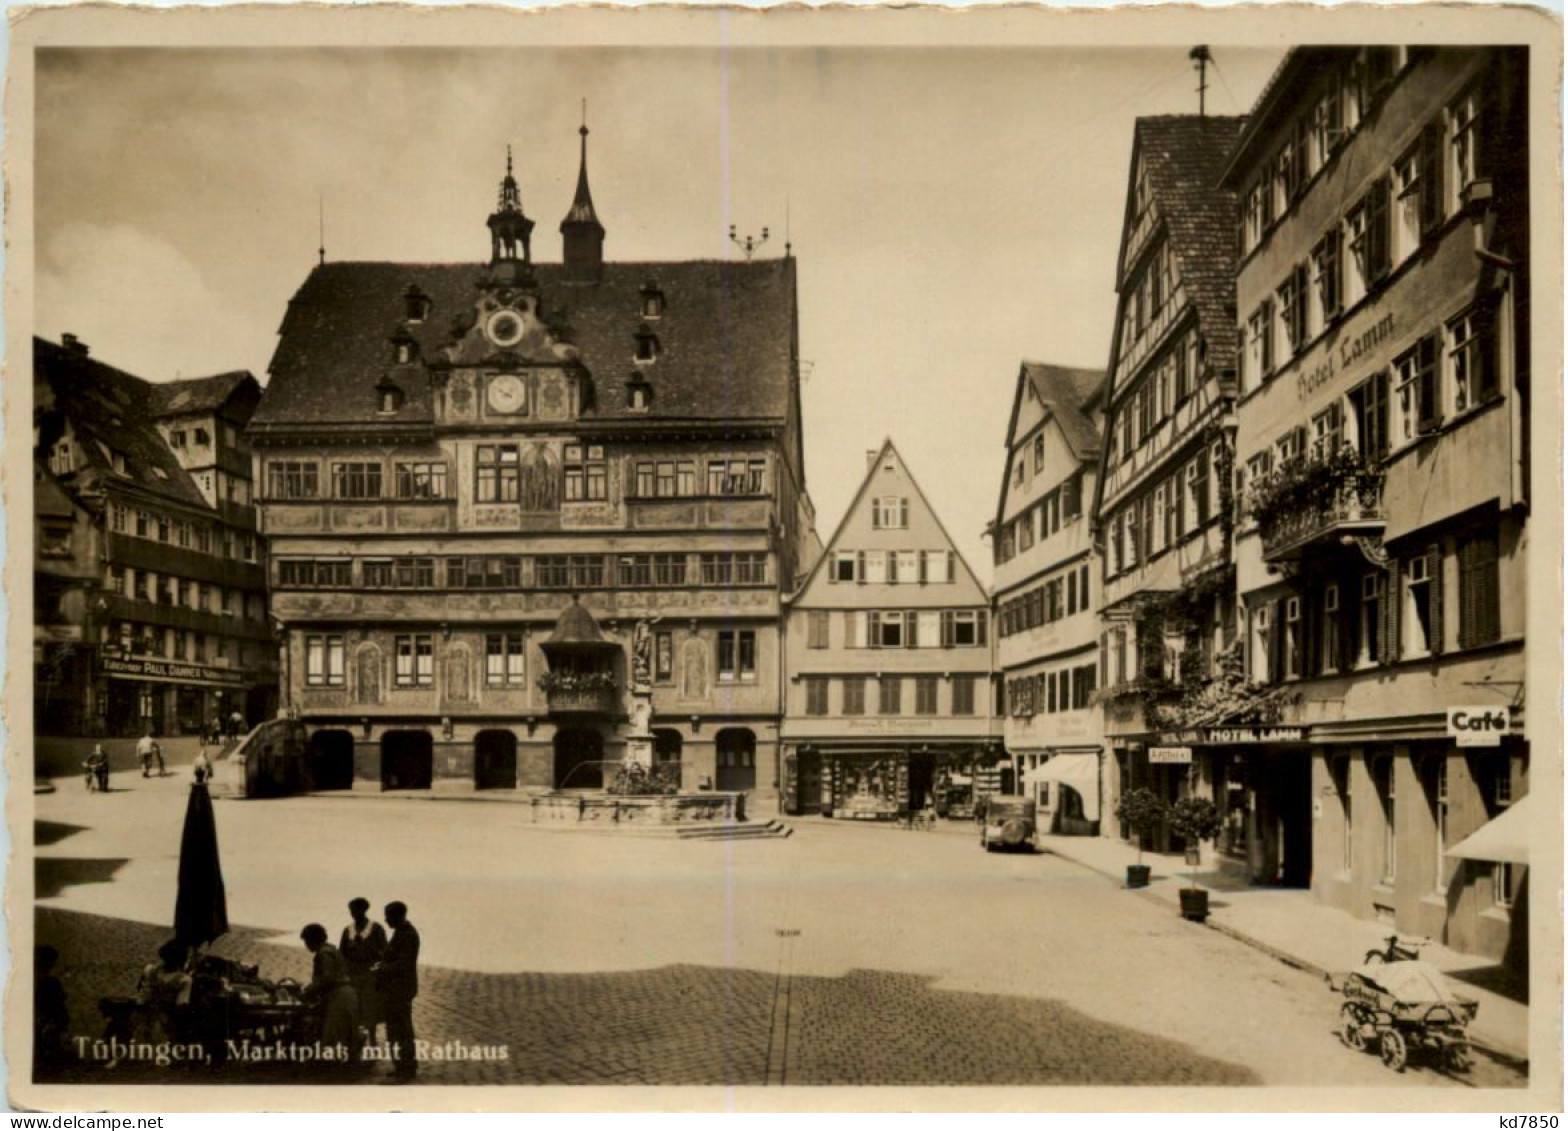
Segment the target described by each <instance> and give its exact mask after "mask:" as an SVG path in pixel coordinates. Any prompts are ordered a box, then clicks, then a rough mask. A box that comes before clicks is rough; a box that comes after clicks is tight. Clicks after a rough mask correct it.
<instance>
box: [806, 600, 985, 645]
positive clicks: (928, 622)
mask: <svg viewBox="0 0 1568 1131" xmlns="http://www.w3.org/2000/svg"><path fill="white" fill-rule="evenodd" d="M828 624H829V621H828V620H827V619H826V614H822V615H821V616H820V617H817V616H816V615H815V614H813V617H812V618H808V620H807V634H808V635H807V644H808V646H809V647H813V648H826V647H828V644H827V640H828V631H829V629H828V627H827V625H828ZM843 624H844V640H843V644H842V646H843V647H845V648H975V647H979V646H980V645H982V644H984V643H985V640H986V614H985V612H984V610H980V609H966V610H935V609H927V610H916V609H873V610H870V611H866V612H861V611H848V612H845V613H844V621H843ZM813 626H815V627H813Z"/></svg>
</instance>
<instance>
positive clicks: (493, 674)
mask: <svg viewBox="0 0 1568 1131" xmlns="http://www.w3.org/2000/svg"><path fill="white" fill-rule="evenodd" d="M485 683H486V685H488V686H490V687H521V686H523V636H522V633H519V632H502V633H491V634H488V635H486V636H485Z"/></svg>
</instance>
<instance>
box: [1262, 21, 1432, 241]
mask: <svg viewBox="0 0 1568 1131" xmlns="http://www.w3.org/2000/svg"><path fill="white" fill-rule="evenodd" d="M1406 62H1408V49H1406V48H1399V47H1369V48H1364V49H1363V50H1362V51H1360V52H1359V53H1358V54H1357V56H1356V57H1355V58H1354V59H1352V60H1349V61H1347V62H1346V63H1345V64H1342V65H1340V66H1338V67H1335V68H1334V69H1332V70H1331V71H1329V72H1328V73H1327V75H1326V76H1323V78H1322V87H1321V90H1320V92H1319V94H1318V96H1317V97H1316V98H1315V99H1313V100H1312V101H1311V102H1309V103H1307V104H1306V107H1305V109H1304V111H1303V112H1302V113H1301V114H1299V115H1298V116H1297V117H1296V118H1295V120H1294V121H1292V122H1289V123H1286V124H1285V125H1283V126H1282V127H1281V128H1280V129H1279V131H1278V132H1279V134H1280V136H1281V137H1282V138H1283V139H1284V140H1283V141H1282V142H1281V144H1280V146H1279V148H1278V149H1277V150H1275V152H1274V153H1273V155H1272V156H1271V157H1270V158H1269V160H1268V161H1266V162H1265V163H1264V166H1263V168H1262V169H1261V170H1260V172H1259V173H1258V175H1257V177H1256V178H1255V179H1254V180H1253V182H1252V183H1251V184H1250V185H1248V186H1247V188H1246V190H1245V191H1244V192H1243V193H1242V194H1241V200H1240V202H1239V212H1238V217H1237V223H1238V232H1237V238H1238V243H1239V246H1240V250H1241V254H1242V255H1247V254H1248V253H1250V252H1251V251H1252V250H1253V249H1254V248H1256V247H1257V246H1258V245H1259V244H1261V243H1262V242H1263V240H1264V238H1265V237H1266V236H1267V234H1268V233H1269V232H1270V231H1271V230H1272V229H1273V227H1274V225H1275V224H1276V223H1278V222H1279V221H1280V220H1282V219H1283V218H1284V217H1285V216H1286V214H1287V213H1289V212H1290V210H1291V208H1292V207H1293V206H1294V205H1295V202H1296V200H1297V199H1298V198H1300V196H1301V195H1302V194H1303V193H1304V192H1305V191H1306V188H1307V186H1308V184H1309V183H1311V181H1312V179H1313V178H1314V177H1316V176H1317V174H1318V173H1319V172H1321V171H1322V170H1323V169H1324V168H1326V167H1327V166H1328V164H1329V163H1330V162H1331V161H1332V160H1333V158H1334V156H1335V154H1337V153H1338V152H1339V150H1340V149H1341V147H1342V146H1343V145H1344V144H1345V142H1346V141H1347V140H1348V139H1349V138H1350V136H1351V135H1352V134H1353V133H1354V132H1355V130H1356V129H1357V128H1358V127H1359V126H1360V124H1361V123H1362V122H1363V121H1364V120H1365V119H1366V117H1367V116H1368V114H1369V113H1370V112H1371V108H1372V103H1373V102H1374V101H1375V100H1376V99H1377V97H1378V96H1379V95H1380V94H1381V93H1382V91H1383V89H1384V88H1385V87H1386V86H1387V85H1388V83H1389V81H1390V80H1391V79H1392V78H1393V77H1394V75H1395V74H1397V73H1398V71H1399V70H1400V69H1402V68H1403V67H1404V65H1405V63H1406Z"/></svg>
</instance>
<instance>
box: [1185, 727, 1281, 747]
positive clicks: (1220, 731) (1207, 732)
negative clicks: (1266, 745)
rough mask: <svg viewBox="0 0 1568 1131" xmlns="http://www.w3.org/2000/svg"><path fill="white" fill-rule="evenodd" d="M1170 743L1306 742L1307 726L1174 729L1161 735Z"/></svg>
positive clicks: (1207, 744) (1199, 744) (1241, 743)
mask: <svg viewBox="0 0 1568 1131" xmlns="http://www.w3.org/2000/svg"><path fill="white" fill-rule="evenodd" d="M1160 738H1161V741H1163V742H1166V743H1169V744H1172V745H1174V744H1177V743H1186V744H1188V745H1192V746H1240V745H1243V744H1245V743H1252V742H1305V741H1306V738H1307V728H1306V727H1202V728H1200V729H1198V730H1183V731H1173V732H1171V733H1169V734H1164V735H1161V736H1160Z"/></svg>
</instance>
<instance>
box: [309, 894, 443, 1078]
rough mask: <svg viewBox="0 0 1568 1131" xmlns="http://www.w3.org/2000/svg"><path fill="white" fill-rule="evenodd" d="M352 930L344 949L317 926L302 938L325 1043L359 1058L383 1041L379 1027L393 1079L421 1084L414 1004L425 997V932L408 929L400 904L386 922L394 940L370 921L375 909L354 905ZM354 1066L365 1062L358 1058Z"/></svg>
mask: <svg viewBox="0 0 1568 1131" xmlns="http://www.w3.org/2000/svg"><path fill="white" fill-rule="evenodd" d="M348 913H349V917H350V919H351V922H350V923H349V925H348V926H346V927H344V928H343V933H342V935H341V936H340V938H339V939H338V945H337V946H333V945H332V944H331V943H330V942H328V941H327V937H328V936H327V929H326V928H325V927H323V926H322V925H321V924H320V923H310V924H308V925H307V926H306V927H305V929H304V930H302V931H300V933H299V937H300V940H301V941H302V942H304V944H305V949H306V950H308V951H310V953H311V956H312V961H311V974H310V984H309V985H307V986H306V987H305V1000H306V1001H309V1002H313V1003H315V1004H317V1005H318V1006H319V1007H320V1009H321V1011H322V1022H321V1040H322V1042H323V1043H326V1044H333V1043H341V1044H344V1045H347V1046H348V1047H350V1048H351V1049H354V1050H356V1052H357V1050H359V1049H361V1048H363V1047H364V1045H365V1044H366V1043H373V1042H375V1040H376V1027H377V1025H378V1024H379V1025H382V1026H384V1027H385V1029H386V1041H387V1043H388V1045H389V1046H390V1053H391V1060H392V1065H393V1071H392V1079H393V1080H394V1081H396V1082H401V1083H407V1082H409V1081H412V1080H413V1079H414V1076H415V1073H416V1070H417V1062H416V1060H415V1057H414V998H415V997H416V996H417V995H418V993H419V932H418V931H417V930H415V929H414V925H413V924H412V923H410V922H409V921H408V908H407V907H406V906H405V905H404V904H403V903H402V902H400V901H397V900H394V901H393V902H391V903H389V904H387V905H386V907H385V908H384V909H383V914H384V915H385V916H386V926H387V927H390V928H391V935H390V936H388V934H387V930H386V928H385V927H383V926H382V925H381V924H380V923H377V922H376V921H375V920H373V919H371V918H370V901H369V900H368V899H364V898H355V899H353V900H350V901H349V905H348ZM354 1059H356V1060H357V1059H358V1057H357V1056H356V1057H355V1058H354Z"/></svg>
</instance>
